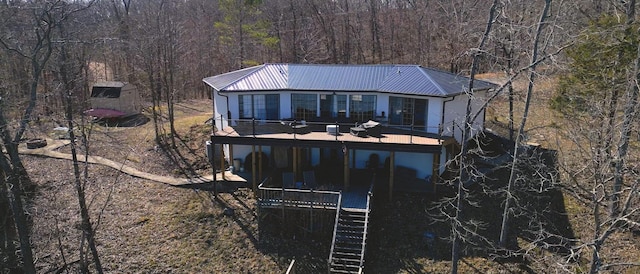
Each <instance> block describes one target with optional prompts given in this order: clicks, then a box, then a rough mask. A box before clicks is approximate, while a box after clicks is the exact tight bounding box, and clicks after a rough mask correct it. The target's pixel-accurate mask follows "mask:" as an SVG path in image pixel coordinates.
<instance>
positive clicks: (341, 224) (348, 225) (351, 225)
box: [338, 222, 364, 231]
mask: <svg viewBox="0 0 640 274" xmlns="http://www.w3.org/2000/svg"><path fill="white" fill-rule="evenodd" d="M343 227H346V228H354V229H360V230H362V231H364V225H362V224H360V222H357V223H355V222H339V223H338V228H343Z"/></svg>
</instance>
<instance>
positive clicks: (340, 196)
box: [327, 190, 342, 273]
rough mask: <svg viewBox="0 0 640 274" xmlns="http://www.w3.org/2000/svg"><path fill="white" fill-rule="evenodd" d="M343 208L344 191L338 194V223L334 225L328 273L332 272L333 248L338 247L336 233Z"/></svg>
mask: <svg viewBox="0 0 640 274" xmlns="http://www.w3.org/2000/svg"><path fill="white" fill-rule="evenodd" d="M341 208H342V190H341V191H340V192H339V194H338V205H337V206H336V222H335V224H333V239H332V240H331V251H330V252H329V261H328V262H327V267H328V268H327V270H328V271H327V272H329V273H330V272H331V261H332V260H333V248H334V247H335V246H336V234H337V233H336V232H337V231H338V221H339V220H340V209H341Z"/></svg>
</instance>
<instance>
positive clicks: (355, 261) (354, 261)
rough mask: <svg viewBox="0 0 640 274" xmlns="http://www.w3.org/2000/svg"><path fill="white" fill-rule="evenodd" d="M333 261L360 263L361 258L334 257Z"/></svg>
mask: <svg viewBox="0 0 640 274" xmlns="http://www.w3.org/2000/svg"><path fill="white" fill-rule="evenodd" d="M333 262H344V263H347V262H353V263H356V264H360V258H358V259H353V258H342V257H333ZM333 262H332V263H333Z"/></svg>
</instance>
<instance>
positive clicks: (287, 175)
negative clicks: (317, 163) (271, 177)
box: [282, 172, 295, 188]
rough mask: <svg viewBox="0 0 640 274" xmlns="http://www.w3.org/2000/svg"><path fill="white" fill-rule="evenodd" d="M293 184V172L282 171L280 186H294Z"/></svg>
mask: <svg viewBox="0 0 640 274" xmlns="http://www.w3.org/2000/svg"><path fill="white" fill-rule="evenodd" d="M294 186H295V178H294V176H293V172H282V187H284V188H294Z"/></svg>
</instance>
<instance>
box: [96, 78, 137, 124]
mask: <svg viewBox="0 0 640 274" xmlns="http://www.w3.org/2000/svg"><path fill="white" fill-rule="evenodd" d="M89 101H90V103H91V109H90V110H87V111H85V112H84V113H85V114H87V115H91V116H94V117H98V118H118V117H124V116H131V115H135V114H139V113H140V111H141V99H140V94H139V93H138V90H137V89H136V87H135V86H134V85H132V84H129V83H125V82H98V83H95V84H94V85H93V87H92V88H91V97H90V98H89Z"/></svg>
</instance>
